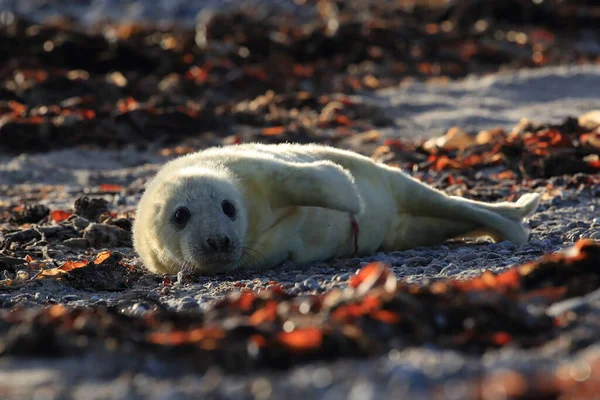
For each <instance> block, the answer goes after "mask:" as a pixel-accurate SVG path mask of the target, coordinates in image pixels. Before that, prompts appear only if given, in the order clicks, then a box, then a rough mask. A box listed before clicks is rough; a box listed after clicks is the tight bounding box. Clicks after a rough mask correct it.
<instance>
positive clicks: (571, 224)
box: [567, 222, 579, 231]
mask: <svg viewBox="0 0 600 400" xmlns="http://www.w3.org/2000/svg"><path fill="white" fill-rule="evenodd" d="M575 228H579V225H577V222H569V223H568V224H567V230H568V231H570V230H571V229H575Z"/></svg>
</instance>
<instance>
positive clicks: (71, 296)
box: [62, 294, 81, 302]
mask: <svg viewBox="0 0 600 400" xmlns="http://www.w3.org/2000/svg"><path fill="white" fill-rule="evenodd" d="M62 299H63V301H65V302H70V301H76V300H81V296H77V295H76V294H68V295H66V296H64V297H63V298H62Z"/></svg>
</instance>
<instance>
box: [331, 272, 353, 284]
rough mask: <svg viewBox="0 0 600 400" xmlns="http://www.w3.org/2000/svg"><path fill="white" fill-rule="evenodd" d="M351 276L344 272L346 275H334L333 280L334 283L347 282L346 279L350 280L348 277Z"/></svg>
mask: <svg viewBox="0 0 600 400" xmlns="http://www.w3.org/2000/svg"><path fill="white" fill-rule="evenodd" d="M351 275H352V274H351V273H350V272H346V273H343V274H339V275H336V276H335V277H334V278H333V280H335V281H336V282H345V281H347V280H348V279H350V276H351Z"/></svg>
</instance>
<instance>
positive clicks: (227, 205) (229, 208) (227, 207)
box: [221, 200, 235, 219]
mask: <svg viewBox="0 0 600 400" xmlns="http://www.w3.org/2000/svg"><path fill="white" fill-rule="evenodd" d="M221 208H222V209H223V213H224V214H225V215H227V216H228V217H229V218H231V219H234V218H235V206H234V205H233V204H232V203H231V202H230V201H229V200H223V202H222V203H221Z"/></svg>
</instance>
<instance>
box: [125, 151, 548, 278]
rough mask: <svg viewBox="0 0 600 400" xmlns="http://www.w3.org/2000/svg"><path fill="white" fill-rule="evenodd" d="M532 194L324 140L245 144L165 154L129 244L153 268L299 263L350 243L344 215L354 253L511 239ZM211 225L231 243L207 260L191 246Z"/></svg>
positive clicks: (340, 252)
mask: <svg viewBox="0 0 600 400" xmlns="http://www.w3.org/2000/svg"><path fill="white" fill-rule="evenodd" d="M223 199H228V200H230V201H233V202H234V203H235V204H236V206H237V208H238V214H237V217H236V219H235V220H234V221H231V220H230V219H229V218H227V217H226V216H225V215H224V214H223V212H222V211H221V209H220V204H221V202H222V200H223ZM538 202H539V195H537V194H528V195H525V196H523V197H521V199H519V201H517V202H516V203H506V202H504V203H495V204H487V203H483V202H478V201H473V200H467V199H464V198H460V197H454V196H447V195H445V194H444V193H442V192H440V191H437V190H435V189H433V188H431V187H429V186H427V185H425V184H423V183H421V182H419V181H417V180H416V179H413V178H412V177H410V176H408V175H406V174H404V173H403V172H402V171H400V170H399V169H396V168H391V167H388V166H386V165H383V164H377V163H375V162H373V161H372V160H371V159H369V158H367V157H364V156H362V155H359V154H356V153H353V152H350V151H344V150H339V149H334V148H331V147H325V146H320V145H298V144H281V145H263V144H245V145H237V146H230V147H217V148H211V149H208V150H204V151H201V152H198V153H194V154H190V155H187V156H183V157H180V158H178V159H175V160H173V161H171V162H169V163H167V164H166V165H165V166H164V167H163V168H162V169H161V170H160V171H159V172H158V174H157V175H156V177H155V178H154V179H153V180H152V181H151V182H150V183H149V185H148V187H147V189H146V192H145V193H144V195H143V197H142V199H141V201H140V203H139V206H138V210H137V215H136V219H135V223H134V245H135V248H136V250H137V251H138V253H139V254H140V256H141V257H142V260H143V261H144V263H145V265H146V266H147V267H148V268H149V269H150V270H152V271H154V272H160V273H174V272H177V271H179V270H180V269H182V268H193V269H197V270H200V271H201V272H203V273H207V274H210V273H214V272H220V271H225V270H230V269H234V268H245V267H260V268H270V267H273V266H275V265H277V264H279V263H281V262H283V261H285V260H293V261H295V262H297V263H299V264H303V263H308V262H311V261H317V260H326V259H329V258H332V257H343V256H348V255H351V254H352V253H353V251H354V245H353V236H352V229H351V223H350V215H354V216H355V217H356V219H357V221H358V224H359V227H360V233H359V236H358V248H359V253H358V254H359V255H366V254H370V253H373V252H375V251H377V250H384V251H391V250H403V249H409V248H412V247H416V246H422V245H435V244H440V243H443V242H444V241H446V240H447V239H451V238H456V237H467V236H482V235H486V236H490V237H491V238H492V239H494V240H510V241H513V242H515V243H517V244H521V243H524V242H526V241H527V239H528V235H529V233H528V231H527V230H526V229H525V228H524V227H523V225H522V220H523V218H525V217H527V216H529V215H530V214H531V213H533V212H534V211H535V209H536V208H537V205H538ZM181 205H185V206H187V207H188V208H190V210H191V211H192V219H191V220H190V223H189V224H188V226H186V228H185V229H184V230H182V231H177V230H174V229H173V228H172V226H170V222H169V218H170V216H171V215H172V213H173V212H174V210H175V208H176V207H178V206H181ZM215 233H219V234H220V233H226V234H230V235H231V236H232V237H233V238H234V241H235V249H234V252H233V255H232V256H231V259H228V260H224V261H221V262H218V263H208V262H205V260H203V259H202V258H201V257H199V256H198V253H197V251H196V250H195V246H196V243H197V242H200V241H201V240H204V238H205V237H206V235H207V234H215ZM195 251H196V253H195Z"/></svg>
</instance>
